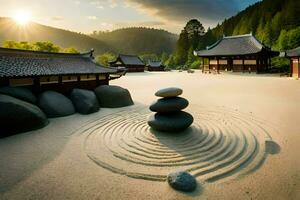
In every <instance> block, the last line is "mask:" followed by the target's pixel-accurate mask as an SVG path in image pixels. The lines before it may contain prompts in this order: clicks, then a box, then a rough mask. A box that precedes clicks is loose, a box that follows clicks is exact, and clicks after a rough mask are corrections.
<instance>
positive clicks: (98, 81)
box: [96, 74, 100, 86]
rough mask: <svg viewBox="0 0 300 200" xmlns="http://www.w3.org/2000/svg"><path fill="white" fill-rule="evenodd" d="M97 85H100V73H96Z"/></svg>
mask: <svg viewBox="0 0 300 200" xmlns="http://www.w3.org/2000/svg"><path fill="white" fill-rule="evenodd" d="M96 85H97V86H99V85H100V79H99V74H96Z"/></svg>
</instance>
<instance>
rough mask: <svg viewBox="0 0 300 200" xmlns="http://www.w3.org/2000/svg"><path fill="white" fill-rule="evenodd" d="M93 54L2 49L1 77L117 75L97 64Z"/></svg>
mask: <svg viewBox="0 0 300 200" xmlns="http://www.w3.org/2000/svg"><path fill="white" fill-rule="evenodd" d="M92 52H93V51H90V52H88V53H82V54H80V53H77V54H66V53H48V52H36V51H26V50H17V49H6V48H0V77H6V78H9V77H34V76H57V75H82V74H113V73H117V70H115V69H112V68H105V67H103V66H101V65H98V64H97V63H95V62H94V60H93V56H92Z"/></svg>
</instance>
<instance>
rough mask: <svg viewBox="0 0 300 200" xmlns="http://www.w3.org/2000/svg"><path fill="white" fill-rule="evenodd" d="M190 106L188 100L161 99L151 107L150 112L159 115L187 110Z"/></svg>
mask: <svg viewBox="0 0 300 200" xmlns="http://www.w3.org/2000/svg"><path fill="white" fill-rule="evenodd" d="M188 105H189V102H188V100H186V99H184V98H181V97H171V98H161V99H159V100H157V101H156V102H154V103H153V104H152V105H151V106H150V110H151V111H153V112H159V113H166V112H175V111H180V110H183V109H185V108H186V107H188Z"/></svg>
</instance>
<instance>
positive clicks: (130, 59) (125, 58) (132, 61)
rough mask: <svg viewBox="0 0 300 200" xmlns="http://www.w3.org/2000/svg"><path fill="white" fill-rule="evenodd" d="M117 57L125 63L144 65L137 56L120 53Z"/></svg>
mask: <svg viewBox="0 0 300 200" xmlns="http://www.w3.org/2000/svg"><path fill="white" fill-rule="evenodd" d="M119 58H120V59H121V60H122V62H123V63H124V64H125V65H145V64H144V63H143V61H142V60H141V59H140V58H139V57H138V56H134V55H122V54H121V55H119Z"/></svg>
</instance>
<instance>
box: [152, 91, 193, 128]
mask: <svg viewBox="0 0 300 200" xmlns="http://www.w3.org/2000/svg"><path fill="white" fill-rule="evenodd" d="M181 94H182V90H181V89H180V88H166V89H162V90H159V91H157V92H156V93H155V95H156V96H158V97H162V98H161V99H158V100H157V101H156V102H154V103H153V104H152V105H151V106H150V110H151V111H153V112H156V113H155V114H154V115H152V116H150V118H149V120H148V124H149V126H150V127H151V128H153V129H154V130H157V131H163V132H180V131H183V130H185V129H187V128H188V127H189V126H190V125H191V124H192V123H193V121H194V118H193V116H192V115H190V114H189V113H187V112H184V111H182V110H183V109H185V108H186V107H187V106H188V105H189V102H188V100H186V99H184V98H182V97H178V96H179V95H181Z"/></svg>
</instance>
